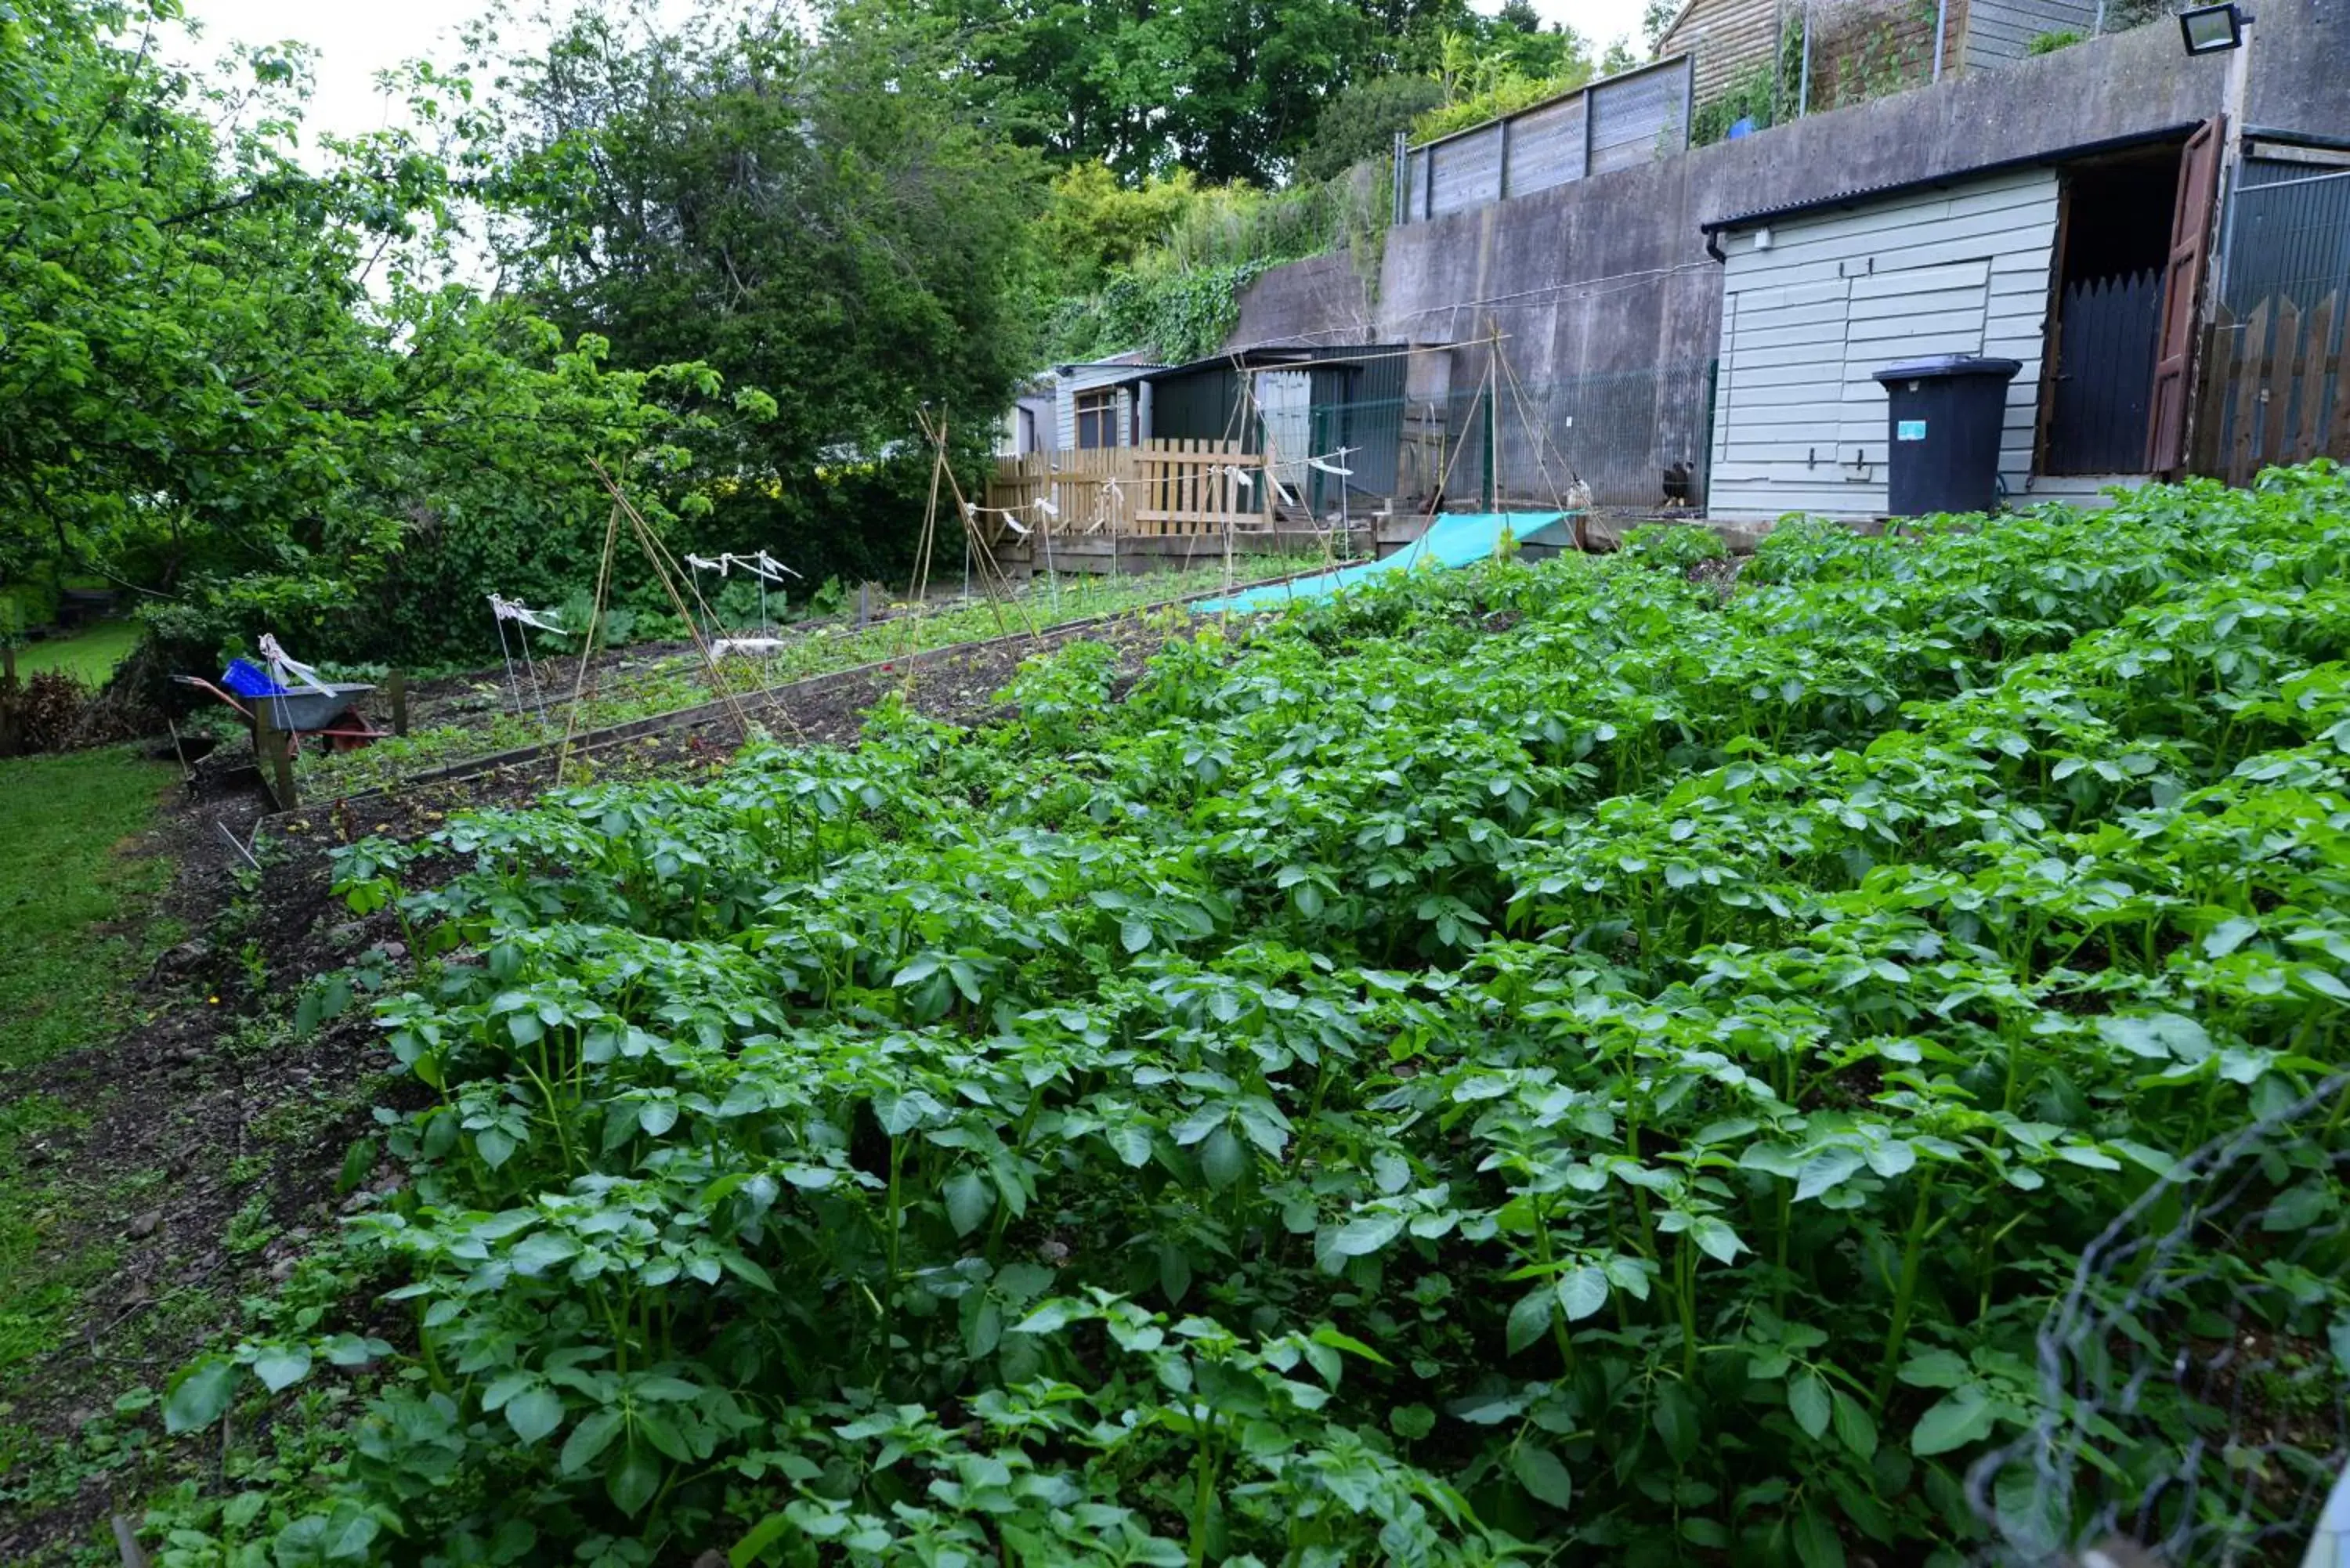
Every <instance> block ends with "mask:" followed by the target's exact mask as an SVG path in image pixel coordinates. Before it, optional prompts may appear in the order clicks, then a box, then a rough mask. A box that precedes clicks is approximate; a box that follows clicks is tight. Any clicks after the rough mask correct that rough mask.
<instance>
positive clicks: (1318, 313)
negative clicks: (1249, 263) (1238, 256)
mask: <svg viewBox="0 0 2350 1568" xmlns="http://www.w3.org/2000/svg"><path fill="white" fill-rule="evenodd" d="M1377 300H1378V275H1377V274H1376V273H1370V274H1368V275H1366V273H1365V272H1363V271H1361V270H1358V269H1357V266H1356V264H1355V258H1354V257H1352V256H1350V255H1346V254H1336V255H1326V256H1315V257H1313V258H1312V259H1311V260H1308V261H1302V262H1292V263H1290V264H1289V265H1287V266H1277V267H1274V269H1273V270H1272V271H1270V272H1268V273H1265V274H1264V275H1263V276H1261V277H1259V278H1258V279H1257V280H1256V281H1255V282H1254V283H1253V284H1251V285H1249V286H1248V287H1247V288H1245V289H1243V290H1242V292H1241V297H1240V306H1241V316H1240V323H1239V325H1238V326H1237V327H1234V328H1233V330H1232V338H1231V341H1232V343H1233V344H1234V345H1236V346H1238V345H1245V346H1246V347H1248V348H1273V347H1280V348H1292V347H1296V346H1299V345H1312V344H1320V343H1376V342H1378V340H1379V338H1378V319H1379V318H1378V306H1377V303H1376V301H1377Z"/></svg>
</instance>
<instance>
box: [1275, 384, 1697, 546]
mask: <svg viewBox="0 0 2350 1568" xmlns="http://www.w3.org/2000/svg"><path fill="white" fill-rule="evenodd" d="M1713 384H1714V361H1712V360H1711V359H1684V360H1677V361H1668V362H1666V363H1662V364H1659V365H1656V366H1652V367H1648V368H1646V369H1637V370H1626V371H1620V372H1612V373H1607V374H1600V375H1589V376H1573V377H1565V378H1562V379H1555V380H1547V381H1524V380H1521V379H1518V378H1517V377H1516V376H1515V375H1514V374H1513V372H1512V371H1511V370H1510V369H1509V368H1508V366H1507V365H1506V364H1504V365H1503V366H1501V367H1500V368H1499V369H1497V370H1495V371H1493V372H1491V373H1485V372H1482V370H1480V371H1477V372H1475V373H1473V379H1469V380H1466V381H1465V382H1464V381H1463V380H1462V379H1461V377H1459V376H1456V377H1455V380H1454V384H1453V386H1452V388H1451V390H1449V391H1448V392H1446V393H1444V394H1442V395H1440V396H1430V397H1416V398H1415V397H1407V398H1403V399H1394V398H1382V399H1371V400H1361V401H1357V402H1350V403H1340V404H1333V405H1329V406H1327V407H1322V408H1316V409H1315V412H1314V436H1315V441H1316V443H1318V444H1317V446H1316V451H1317V452H1336V450H1337V449H1339V448H1344V449H1346V451H1347V459H1346V461H1347V464H1348V465H1349V466H1350V468H1351V469H1352V472H1351V474H1350V476H1349V477H1348V479H1347V504H1348V506H1349V507H1350V508H1351V509H1352V510H1353V512H1354V514H1357V515H1364V514H1369V513H1372V512H1375V511H1378V510H1379V509H1381V507H1382V506H1389V507H1392V509H1393V510H1395V511H1398V512H1408V511H1422V512H1424V511H1429V510H1431V509H1438V508H1441V509H1444V510H1451V511H1465V510H1471V509H1474V508H1477V507H1480V506H1482V505H1484V504H1488V503H1491V504H1507V505H1511V506H1520V507H1526V506H1559V507H1565V506H1567V505H1569V504H1588V505H1596V506H1601V507H1606V508H1610V509H1616V510H1624V511H1651V510H1659V509H1664V508H1670V507H1675V506H1680V505H1694V504H1699V503H1700V502H1702V501H1703V499H1704V496H1705V467H1706V457H1707V448H1708V444H1709V443H1708V441H1707V431H1708V430H1709V429H1710V427H1711V421H1712V397H1713ZM1336 510H1337V501H1336V495H1335V492H1334V491H1330V492H1319V493H1316V494H1315V514H1316V515H1317V516H1319V515H1322V514H1335V513H1336Z"/></svg>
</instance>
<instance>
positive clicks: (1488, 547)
mask: <svg viewBox="0 0 2350 1568" xmlns="http://www.w3.org/2000/svg"><path fill="white" fill-rule="evenodd" d="M1565 520H1566V514H1565V513H1564V512H1447V513H1440V514H1438V516H1437V517H1436V519H1435V521H1433V522H1431V523H1430V524H1429V525H1428V532H1427V533H1425V534H1422V535H1420V536H1419V538H1417V539H1414V540H1413V541H1412V542H1411V543H1410V544H1409V545H1405V546H1404V547H1403V548H1402V549H1400V550H1398V551H1397V552H1396V553H1395V554H1394V555H1392V556H1388V557H1387V559H1385V560H1383V561H1364V562H1362V563H1360V564H1358V565H1357V566H1341V567H1339V568H1338V569H1337V570H1336V571H1335V572H1319V573H1316V574H1315V576H1310V577H1299V578H1297V579H1295V581H1292V582H1286V583H1267V584H1265V585H1264V586H1263V587H1258V588H1250V589H1248V590H1247V591H1245V592H1243V593H1237V594H1232V595H1230V596H1229V597H1224V598H1221V599H1209V600H1206V601H1204V602H1202V603H1199V604H1195V605H1193V606H1192V607H1191V608H1192V610H1193V611H1194V612H1195V613H1197V614H1200V615H1221V614H1222V613H1224V612H1225V611H1228V610H1229V611H1231V612H1232V613H1233V614H1235V615H1251V614H1254V613H1256V612H1257V611H1260V610H1277V609H1280V608H1281V607H1284V606H1285V605H1291V604H1300V603H1306V604H1310V603H1312V602H1314V601H1315V600H1317V599H1326V598H1330V597H1334V596H1335V595H1336V594H1339V593H1341V592H1343V591H1344V590H1346V589H1347V588H1351V587H1360V586H1361V585H1362V584H1364V583H1367V582H1370V581H1373V580H1375V579H1377V578H1379V577H1384V576H1388V575H1389V574H1391V573H1395V572H1408V571H1409V570H1411V569H1412V568H1413V567H1414V566H1420V565H1422V564H1426V565H1428V566H1473V565H1474V564H1475V563H1477V562H1479V561H1483V560H1490V559H1491V558H1492V555H1493V552H1494V551H1495V550H1496V549H1498V548H1500V546H1501V543H1502V532H1503V529H1507V530H1508V531H1509V532H1510V534H1511V535H1513V537H1515V538H1517V539H1520V540H1525V539H1531V538H1533V537H1534V535H1537V534H1539V533H1541V532H1542V531H1543V530H1544V529H1545V528H1549V527H1552V526H1553V525H1555V524H1559V523H1563V522H1565Z"/></svg>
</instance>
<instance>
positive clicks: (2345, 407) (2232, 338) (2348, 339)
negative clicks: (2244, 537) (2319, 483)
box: [2194, 291, 2350, 484]
mask: <svg viewBox="0 0 2350 1568" xmlns="http://www.w3.org/2000/svg"><path fill="white" fill-rule="evenodd" d="M2345 316H2350V311H2345V300H2344V299H2343V298H2342V296H2341V295H2340V293H2339V292H2338V291H2336V292H2334V293H2331V294H2328V295H2326V296H2324V298H2323V299H2320V300H2319V301H2318V302H2317V303H2316V304H2315V305H2314V306H2311V307H2310V308H2309V309H2307V310H2303V308H2302V307H2301V306H2300V305H2299V304H2298V303H2297V302H2296V301H2294V300H2293V299H2291V298H2288V297H2286V296H2282V295H2278V296H2271V297H2270V298H2267V299H2263V300H2262V301H2260V302H2259V303H2258V304H2256V305H2254V306H2252V308H2251V312H2250V313H2249V314H2248V315H2246V316H2245V317H2243V319H2242V320H2241V323H2240V322H2238V321H2237V320H2236V319H2235V318H2234V317H2232V316H2230V314H2229V313H2228V312H2226V311H2225V310H2222V311H2220V313H2218V315H2217V316H2216V317H2214V319H2213V321H2212V324H2211V339H2210V352H2209V353H2208V354H2207V355H2206V356H2205V366H2204V371H2203V376H2204V382H2203V388H2202V396H2201V400H2200V401H2201V415H2200V419H2199V429H2198V431H2197V432H2196V438H2195V447H2196V462H2195V465H2194V466H2195V469H2196V471H2197V472H2200V473H2207V474H2211V475H2214V476H2217V477H2220V478H2223V479H2226V480H2227V481H2228V482H2229V483H2231V484H2249V483H2251V482H2252V479H2253V478H2254V476H2255V475H2257V474H2258V473H2259V472H2260V471H2261V470H2262V469H2263V468H2266V467H2268V466H2270V465H2271V464H2273V463H2292V462H2308V461H2309V460H2310V459H2311V458H2314V457H2331V458H2334V459H2336V460H2338V461H2343V462H2350V319H2345Z"/></svg>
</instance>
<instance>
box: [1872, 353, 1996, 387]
mask: <svg viewBox="0 0 2350 1568" xmlns="http://www.w3.org/2000/svg"><path fill="white" fill-rule="evenodd" d="M2021 369H2023V361H2022V360H2021V359H1986V358H1983V357H1982V356H1981V355H1980V354H1929V355H1927V356H1926V357H1925V358H1922V359H1905V360H1903V361H1902V362H1901V363H1900V364H1898V365H1887V367H1885V369H1882V370H1878V371H1876V372H1874V376H1875V379H1877V380H1879V381H1931V380H1936V379H1941V378H1943V377H1947V376H1997V377H1998V378H1999V379H2001V380H2002V381H2006V380H2012V379H2014V377H2015V373H2016V372H2017V371H2018V370H2021Z"/></svg>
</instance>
